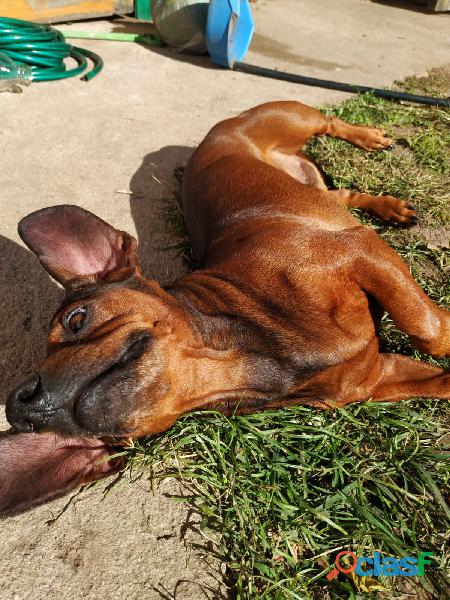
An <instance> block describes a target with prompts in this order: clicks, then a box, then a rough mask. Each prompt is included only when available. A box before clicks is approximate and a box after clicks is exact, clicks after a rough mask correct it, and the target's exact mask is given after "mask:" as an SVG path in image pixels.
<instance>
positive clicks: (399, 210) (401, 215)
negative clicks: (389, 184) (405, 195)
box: [376, 196, 419, 227]
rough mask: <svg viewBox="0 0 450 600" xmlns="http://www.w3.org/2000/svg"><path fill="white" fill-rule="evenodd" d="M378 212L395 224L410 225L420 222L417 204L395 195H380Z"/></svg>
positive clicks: (384, 218) (385, 219)
mask: <svg viewBox="0 0 450 600" xmlns="http://www.w3.org/2000/svg"><path fill="white" fill-rule="evenodd" d="M376 213H377V215H378V216H379V217H381V218H382V219H383V220H384V221H387V222H388V223H391V224H393V225H402V226H403V227H410V226H411V225H415V224H416V223H417V222H418V220H419V219H418V217H417V212H416V208H415V206H413V205H412V204H411V203H410V202H406V201H405V200H399V199H398V198H394V197H393V196H380V197H379V200H378V202H377V206H376Z"/></svg>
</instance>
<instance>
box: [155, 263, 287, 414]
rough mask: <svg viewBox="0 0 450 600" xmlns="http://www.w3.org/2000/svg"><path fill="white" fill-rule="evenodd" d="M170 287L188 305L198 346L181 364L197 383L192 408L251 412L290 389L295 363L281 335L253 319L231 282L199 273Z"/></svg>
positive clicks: (187, 351) (186, 375) (188, 351)
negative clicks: (280, 344) (280, 345)
mask: <svg viewBox="0 0 450 600" xmlns="http://www.w3.org/2000/svg"><path fill="white" fill-rule="evenodd" d="M165 291H166V292H168V293H169V294H170V295H171V296H172V297H174V298H176V300H177V301H178V302H179V303H180V305H181V306H182V307H183V309H184V311H183V312H184V313H185V314H186V315H187V318H188V322H189V327H190V328H191V331H192V334H193V335H192V339H193V344H192V347H190V348H189V349H185V350H184V356H183V359H184V360H180V361H179V363H178V364H179V365H180V368H181V369H183V367H182V366H181V365H185V369H186V373H184V374H183V375H182V376H181V377H180V374H178V377H177V379H178V381H180V380H183V381H186V382H190V381H191V382H192V386H193V388H192V390H191V393H190V394H186V392H187V389H184V390H183V393H184V394H185V396H184V398H185V400H184V402H185V403H186V405H187V404H189V406H187V408H186V410H193V409H200V408H217V409H219V410H222V411H223V412H225V413H227V414H229V413H232V412H234V411H237V412H246V410H247V409H248V408H250V407H251V408H253V409H254V407H255V406H256V405H258V406H259V407H261V406H264V404H265V403H268V402H270V401H271V400H273V399H274V398H279V397H282V396H283V395H284V394H285V393H286V392H287V391H288V390H289V387H290V385H291V384H292V383H293V381H294V373H293V368H292V364H290V362H289V360H288V357H287V356H286V357H284V356H283V350H282V348H281V347H279V342H277V341H276V339H275V337H274V336H271V335H270V332H269V331H268V330H267V329H265V328H262V327H260V326H259V325H258V324H257V320H256V319H252V318H251V309H249V307H248V306H246V305H245V301H244V298H243V296H242V294H241V293H240V292H239V290H238V289H237V288H236V287H235V286H234V285H233V284H232V283H231V282H229V281H223V280H221V279H220V278H218V277H211V276H210V275H209V274H206V273H205V272H201V271H198V272H194V273H192V274H190V275H188V276H186V277H184V278H181V279H179V280H178V281H177V282H175V284H173V285H171V286H170V287H167V288H166V289H165ZM186 359H187V360H186ZM183 387H184V386H183ZM188 395H189V396H190V397H191V398H192V400H190V401H189V402H188V401H187V400H186V398H187V397H188Z"/></svg>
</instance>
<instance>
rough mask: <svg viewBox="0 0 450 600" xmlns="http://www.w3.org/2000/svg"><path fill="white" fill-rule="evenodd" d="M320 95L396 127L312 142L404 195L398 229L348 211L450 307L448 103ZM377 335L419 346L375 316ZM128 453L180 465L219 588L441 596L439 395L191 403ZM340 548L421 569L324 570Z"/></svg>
mask: <svg viewBox="0 0 450 600" xmlns="http://www.w3.org/2000/svg"><path fill="white" fill-rule="evenodd" d="M399 85H400V87H402V88H403V89H405V90H408V91H414V92H425V93H434V94H440V95H449V92H450V76H447V74H446V72H445V71H443V70H441V71H435V72H432V73H431V74H430V77H428V78H425V79H422V80H419V79H414V78H412V79H410V80H408V81H406V82H403V84H399ZM325 110H326V112H327V113H329V114H334V115H338V116H339V117H341V118H343V119H346V120H348V121H351V122H356V123H366V124H376V125H378V126H383V127H386V128H387V130H388V131H389V133H390V134H391V135H392V137H394V138H395V140H396V142H397V146H396V149H395V150H394V152H392V153H384V152H383V153H377V154H368V153H364V152H363V151H361V150H358V149H356V148H353V147H352V146H350V145H349V144H346V143H344V142H341V141H339V140H332V139H329V138H321V139H317V140H315V141H314V142H312V143H311V144H310V146H309V153H310V155H311V156H313V157H314V159H315V160H317V162H318V163H319V164H321V165H322V167H323V168H324V171H325V172H326V173H327V175H328V177H329V178H330V181H331V183H332V185H333V186H335V187H348V188H352V189H357V190H362V191H366V192H371V193H373V194H381V193H383V192H389V193H390V194H392V195H397V196H399V197H401V198H404V199H408V200H411V201H413V202H414V204H415V205H416V206H417V208H418V211H419V216H420V218H421V222H420V223H419V226H418V227H415V228H412V229H409V230H405V229H397V228H393V227H388V226H386V225H384V224H382V223H380V222H377V221H376V220H374V219H371V218H370V217H368V216H367V215H363V214H361V215H360V217H361V219H362V220H363V221H364V222H365V223H368V224H370V225H371V226H372V227H374V228H375V229H377V231H378V233H379V234H380V235H381V236H382V237H383V238H384V239H385V240H386V241H387V242H388V243H389V244H391V246H393V247H394V248H395V249H396V250H397V251H398V252H399V253H400V254H401V255H402V257H403V258H404V259H405V260H406V261H407V263H408V264H409V265H410V268H411V271H412V273H413V275H414V276H415V277H416V279H417V280H418V281H419V283H420V284H421V285H422V286H423V287H424V288H425V289H426V291H427V292H428V293H429V294H430V296H431V297H432V298H433V299H434V300H435V301H437V302H440V303H441V304H443V305H447V306H450V287H449V282H448V279H449V277H448V262H449V255H448V250H446V249H445V248H444V247H439V245H437V246H436V244H432V243H430V239H431V238H432V237H433V233H434V232H438V233H439V231H442V230H445V228H446V227H448V218H449V212H450V209H449V203H450V198H449V195H448V194H449V191H450V163H449V161H450V137H449V132H450V127H449V126H450V111H446V110H443V109H438V108H428V107H427V108H423V107H420V106H406V105H399V104H395V103H389V102H387V101H383V100H379V99H376V98H374V97H372V96H370V95H366V96H360V97H357V98H352V99H349V100H348V101H346V102H344V103H342V104H340V105H338V106H334V107H327V108H326V109H325ZM178 198H179V196H176V197H175V198H174V200H173V201H171V203H170V205H169V206H167V207H166V209H167V223H168V227H169V229H170V230H171V231H172V232H173V234H174V236H175V237H177V247H178V248H179V250H180V252H182V253H183V254H184V255H185V256H187V257H188V258H191V254H190V247H189V244H188V242H187V241H186V238H185V236H184V229H183V224H182V219H181V209H180V205H179V199H178ZM430 236H431V237H430ZM382 344H383V347H384V349H386V350H389V351H396V352H402V353H405V354H409V355H414V356H416V357H420V355H419V353H417V352H415V351H413V349H412V348H411V346H410V344H409V342H408V339H407V338H406V336H405V335H404V334H402V333H401V332H399V331H397V330H396V329H395V327H394V325H393V323H392V321H391V320H390V319H388V318H387V317H386V318H385V320H384V325H383V332H382ZM421 358H422V359H425V360H430V361H431V360H432V359H430V358H429V357H424V356H422V357H421ZM433 362H435V363H438V364H442V365H443V366H447V367H449V366H450V364H449V362H448V361H440V363H439V361H433ZM127 454H128V458H129V460H128V465H127V470H128V471H129V473H130V474H131V477H132V479H136V478H139V477H142V476H144V477H149V478H151V479H152V480H154V481H157V480H159V479H161V478H165V477H177V478H179V479H180V480H181V481H182V482H183V483H184V485H185V489H186V496H185V497H184V500H183V501H187V502H189V503H190V504H191V506H193V507H195V509H196V510H197V511H198V512H199V513H200V514H201V516H202V529H203V531H204V533H205V536H206V537H207V538H208V537H209V534H210V532H213V533H214V536H215V537H216V538H217V539H219V543H218V551H219V552H220V555H221V556H222V557H223V561H224V562H225V564H226V568H227V581H228V584H229V586H230V596H231V597H235V598H239V599H258V600H260V599H261V600H262V599H276V600H278V599H279V600H282V599H294V598H295V599H306V598H312V599H321V598H324V599H325V598H336V599H338V598H351V599H357V598H358V599H360V598H369V597H374V595H375V594H378V595H377V597H378V598H395V597H402V596H401V593H402V591H403V592H408V593H409V594H412V595H410V596H408V597H418V588H419V587H420V588H422V589H425V590H427V593H428V596H427V595H425V596H424V597H434V598H445V597H448V596H450V588H449V585H448V583H446V575H445V573H446V570H448V567H449V565H448V562H449V556H450V552H449V539H450V507H449V503H450V494H449V490H450V409H449V403H448V402H446V401H433V400H422V401H420V400H414V401H409V402H403V403H400V404H398V405H393V404H392V405H391V404H381V403H378V404H374V403H366V404H360V405H353V406H350V407H348V408H346V409H345V410H336V411H333V412H326V413H325V412H319V411H317V410H313V409H310V408H306V407H296V408H290V409H284V410H277V411H268V412H263V413H259V414H255V415H250V416H245V417H237V416H236V417H232V418H225V417H224V416H222V415H220V414H218V413H207V414H205V413H198V414H194V415H189V416H186V417H183V418H182V419H180V420H179V421H178V422H177V423H176V425H175V426H174V427H173V428H172V429H171V430H170V431H168V432H166V433H164V434H161V435H158V436H155V437H151V438H145V439H142V440H140V441H138V442H136V443H135V444H134V446H133V447H132V448H130V449H129V450H128V451H127ZM348 548H350V549H352V550H354V551H355V552H356V553H357V554H363V553H364V554H369V555H370V554H372V553H373V551H374V550H379V551H381V552H382V553H384V554H389V555H395V556H405V555H416V554H417V553H418V552H419V551H432V552H433V554H434V560H433V565H432V567H431V568H429V570H428V571H427V572H426V577H423V578H412V579H411V581H408V578H395V579H394V578H384V579H382V578H381V579H380V580H377V581H376V580H375V579H370V578H353V577H349V576H345V575H339V577H338V578H337V579H335V580H334V581H333V582H331V583H328V582H327V580H326V579H325V575H326V574H327V572H328V571H329V568H330V565H331V564H332V563H333V560H334V556H335V554H336V553H337V552H338V551H339V550H341V549H348ZM447 581H448V580H447ZM380 585H381V586H382V587H383V588H384V589H385V591H384V592H383V591H379V589H378V586H380ZM377 590H378V591H377ZM403 597H406V596H403ZM421 597H422V596H421Z"/></svg>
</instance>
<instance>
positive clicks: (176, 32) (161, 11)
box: [152, 0, 209, 54]
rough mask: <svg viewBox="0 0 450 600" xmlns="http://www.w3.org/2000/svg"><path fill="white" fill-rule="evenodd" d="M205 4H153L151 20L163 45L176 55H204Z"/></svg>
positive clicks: (158, 0)
mask: <svg viewBox="0 0 450 600" xmlns="http://www.w3.org/2000/svg"><path fill="white" fill-rule="evenodd" d="M208 8H209V2H206V1H205V0H152V19H153V22H154V24H155V27H156V30H157V31H158V34H159V37H160V38H161V39H162V41H163V42H164V43H165V44H167V46H170V47H171V48H174V49H175V50H177V51H178V52H189V53H191V54H205V53H206V52H207V50H208V49H207V46H206V20H207V18H208Z"/></svg>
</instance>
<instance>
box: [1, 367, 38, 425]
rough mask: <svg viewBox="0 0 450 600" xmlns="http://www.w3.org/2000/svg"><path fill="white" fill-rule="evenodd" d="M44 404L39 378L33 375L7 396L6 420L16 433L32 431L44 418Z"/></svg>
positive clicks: (36, 374) (35, 374)
mask: <svg viewBox="0 0 450 600" xmlns="http://www.w3.org/2000/svg"><path fill="white" fill-rule="evenodd" d="M44 402H45V394H44V393H43V390H42V383H41V376H40V374H39V373H34V374H33V375H31V376H30V377H28V379H26V380H25V381H24V382H23V383H21V384H20V385H19V386H18V387H17V388H16V389H15V390H14V391H13V392H11V394H10V395H9V398H8V400H7V401H6V418H7V419H8V422H9V423H10V425H11V426H12V427H13V428H14V429H15V430H16V431H19V432H30V431H33V430H34V429H35V427H36V425H38V424H39V423H40V422H41V421H42V417H43V416H44V415H43V408H44Z"/></svg>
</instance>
